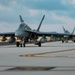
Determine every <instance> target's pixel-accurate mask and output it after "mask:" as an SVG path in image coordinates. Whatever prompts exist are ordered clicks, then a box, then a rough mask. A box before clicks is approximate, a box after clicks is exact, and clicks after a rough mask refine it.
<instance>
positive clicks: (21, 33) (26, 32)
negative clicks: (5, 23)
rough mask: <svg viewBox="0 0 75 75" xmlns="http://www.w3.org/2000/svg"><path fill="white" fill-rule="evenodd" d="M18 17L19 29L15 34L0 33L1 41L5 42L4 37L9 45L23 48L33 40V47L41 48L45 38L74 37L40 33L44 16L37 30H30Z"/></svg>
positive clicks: (54, 33) (71, 35) (55, 33)
mask: <svg viewBox="0 0 75 75" xmlns="http://www.w3.org/2000/svg"><path fill="white" fill-rule="evenodd" d="M19 17H20V22H21V23H20V25H19V28H18V29H17V30H16V31H15V32H9V33H0V36H2V41H6V40H7V38H6V37H10V38H9V39H8V42H9V43H13V42H16V46H17V47H19V46H20V47H22V46H23V47H25V44H26V43H27V42H28V41H29V40H33V41H34V42H33V43H34V44H35V45H38V46H39V47H41V43H45V42H47V39H46V36H53V37H64V35H69V36H70V37H74V36H75V35H73V34H67V33H66V34H65V33H64V34H63V33H57V32H40V31H39V30H40V27H41V24H42V22H43V20H44V18H45V15H43V18H42V20H41V22H40V24H39V26H38V28H37V30H32V29H31V28H30V27H29V26H28V25H27V24H26V23H24V20H23V19H22V17H21V15H19ZM40 36H41V37H42V38H41V39H40V40H39V41H38V40H37V39H38V38H39V37H40ZM15 37H17V38H19V39H20V40H21V41H16V39H15Z"/></svg>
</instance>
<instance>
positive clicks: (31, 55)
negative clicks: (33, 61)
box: [20, 49, 75, 57]
mask: <svg viewBox="0 0 75 75" xmlns="http://www.w3.org/2000/svg"><path fill="white" fill-rule="evenodd" d="M74 50H75V49H67V50H57V51H52V52H42V53H34V54H23V55H20V56H23V57H24V56H26V57H46V56H39V55H44V54H53V53H60V52H68V51H74ZM66 57H68V56H66Z"/></svg>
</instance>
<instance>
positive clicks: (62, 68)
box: [0, 41, 75, 75]
mask: <svg viewBox="0 0 75 75" xmlns="http://www.w3.org/2000/svg"><path fill="white" fill-rule="evenodd" d="M0 75H75V43H73V42H71V41H70V42H69V43H61V42H48V43H44V44H42V47H38V46H37V45H34V44H26V47H25V48H24V47H16V46H15V45H14V44H12V45H6V44H4V45H3V44H2V45H0Z"/></svg>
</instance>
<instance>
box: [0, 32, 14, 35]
mask: <svg viewBox="0 0 75 75" xmlns="http://www.w3.org/2000/svg"><path fill="white" fill-rule="evenodd" d="M0 36H15V32H6V33H0Z"/></svg>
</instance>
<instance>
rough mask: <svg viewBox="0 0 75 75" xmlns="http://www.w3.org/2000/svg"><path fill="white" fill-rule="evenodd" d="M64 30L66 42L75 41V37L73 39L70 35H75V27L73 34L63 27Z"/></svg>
mask: <svg viewBox="0 0 75 75" xmlns="http://www.w3.org/2000/svg"><path fill="white" fill-rule="evenodd" d="M62 28H63V31H64V33H65V35H64V36H63V38H64V41H66V42H68V40H72V41H74V37H71V36H70V35H73V34H74V31H75V27H74V29H73V31H72V33H70V32H69V31H68V30H66V29H65V28H64V27H63V26H62ZM64 41H63V42H64ZM74 42H75V41H74Z"/></svg>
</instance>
